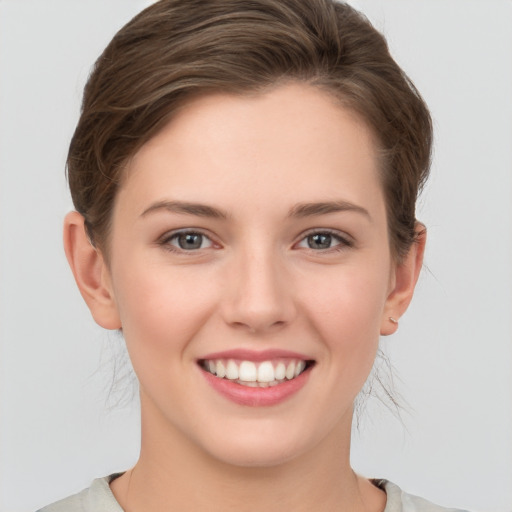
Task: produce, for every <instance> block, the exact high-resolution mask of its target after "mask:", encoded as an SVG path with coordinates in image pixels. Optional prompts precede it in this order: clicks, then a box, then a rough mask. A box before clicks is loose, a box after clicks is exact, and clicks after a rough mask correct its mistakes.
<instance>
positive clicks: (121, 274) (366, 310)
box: [64, 84, 424, 512]
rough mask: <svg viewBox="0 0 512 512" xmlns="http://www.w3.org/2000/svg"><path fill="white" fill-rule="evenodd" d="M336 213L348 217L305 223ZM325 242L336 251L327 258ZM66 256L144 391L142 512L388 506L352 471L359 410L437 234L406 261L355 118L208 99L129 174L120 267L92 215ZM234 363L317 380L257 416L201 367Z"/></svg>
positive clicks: (319, 108) (263, 99) (183, 115)
mask: <svg viewBox="0 0 512 512" xmlns="http://www.w3.org/2000/svg"><path fill="white" fill-rule="evenodd" d="M177 201H179V202H187V203H194V204H199V205H202V206H208V207H212V208H215V209H217V210H220V211H221V213H222V215H220V216H212V215H204V213H205V212H204V211H203V212H202V213H201V214H199V213H200V212H198V211H197V208H196V210H195V211H190V208H188V211H183V208H180V209H177V208H176V206H175V205H176V203H175V202H177ZM165 202H167V203H172V205H173V206H172V207H169V205H168V207H163V206H162V205H163V203H165ZM326 202H328V203H333V202H334V203H336V204H338V205H339V204H342V205H343V208H341V209H337V210H336V211H330V212H329V213H322V212H319V211H316V210H318V208H316V209H315V208H314V207H313V208H312V207H309V209H305V208H303V207H302V209H301V208H300V205H302V206H303V205H304V204H318V203H326ZM178 210H179V211H178ZM306 210H308V211H307V212H306ZM331 210H332V208H331ZM299 211H300V212H302V214H299V213H298V212H299ZM210 213H211V212H210ZM306 213H307V214H306ZM185 228H188V229H193V230H194V231H195V232H197V233H199V234H203V235H204V238H203V243H202V245H201V247H200V248H199V249H195V250H189V249H182V248H180V247H179V243H178V241H179V239H178V238H177V237H176V236H174V237H173V235H175V233H176V230H180V229H185ZM314 233H317V234H318V233H327V234H330V235H331V237H332V238H331V245H330V246H329V247H328V248H321V249H318V248H317V246H314V247H311V242H312V238H311V235H312V234H314ZM308 237H309V238H308ZM64 242H65V248H66V253H67V256H68V259H69V262H70V265H71V268H72V270H73V273H74V275H75V278H76V281H77V284H78V286H79V288H80V291H81V293H82V295H83V297H84V299H85V300H86V302H87V304H88V306H89V308H90V310H91V312H92V315H93V317H94V318H95V320H96V322H97V323H98V324H100V325H102V326H103V327H105V328H107V329H120V328H122V330H123V334H124V337H125V339H126V344H127V347H128V351H129V354H130V357H131V360H132V363H133V366H134V369H135V372H136V373H137V376H138V378H139V381H140V394H141V410H142V446H141V455H140V459H139V461H138V462H137V464H136V466H135V467H134V468H133V469H132V470H130V471H128V472H126V473H125V474H124V475H123V476H122V477H120V478H118V479H117V480H115V481H114V482H113V483H112V484H111V487H112V490H113V492H114V495H115V496H116V498H117V499H118V501H119V502H120V504H121V506H122V507H123V508H124V509H125V510H126V511H127V512H130V511H136V510H146V511H157V510H164V509H166V510H167V509H170V508H172V507H170V504H171V505H173V506H175V507H176V509H177V510H190V511H192V510H199V509H203V510H211V511H215V510H219V511H220V510H223V511H226V510H228V511H229V510H247V511H252V510H266V511H273V510H276V511H277V510H279V511H282V510H297V511H302V510H304V511H306V510H308V511H310V510H323V511H330V510H333V511H334V510H337V511H339V510H351V511H357V510H372V511H379V510H380V511H382V510H383V509H384V506H385V494H384V493H383V492H382V491H381V490H379V489H377V488H376V487H374V486H373V485H372V484H371V483H369V482H368V481H367V480H365V479H363V478H361V477H358V476H356V475H355V474H354V472H353V471H352V469H351V467H350V463H349V453H350V430H351V421H352V414H353V402H354V398H355V396H356V395H357V393H358V392H359V391H360V389H361V387H362V386H363V384H364V382H365V380H366V378H367V377H368V374H369V372H370V370H371V367H372V364H373V361H374V359H375V354H376V351H377V346H378V340H379V335H387V334H391V333H393V332H394V331H395V330H396V328H397V326H396V325H395V324H394V323H392V322H391V321H390V320H389V317H394V318H399V317H400V316H401V315H402V314H403V313H404V312H405V310H406V308H407V306H408V304H409V302H410V300H411V298H412V294H413V291H414V286H415V283H416V280H417V277H418V274H419V271H420V268H421V263H422V256H423V248H424V236H422V237H421V238H420V240H419V243H418V244H414V245H413V246H412V247H411V250H410V252H409V254H408V255H407V257H406V258H404V260H403V261H402V262H401V263H400V264H397V262H395V261H394V260H393V258H392V256H391V250H390V247H389V239H388V229H387V219H386V210H385V202H384V196H383V193H382V188H381V185H380V182H379V179H378V171H377V163H376V156H375V143H374V140H373V137H372V134H371V132H370V131H369V130H368V128H367V127H366V126H365V124H364V123H363V122H362V121H361V120H360V119H359V118H358V117H357V116H356V115H354V114H352V113H351V112H349V111H347V110H344V109H343V108H342V107H341V106H340V105H339V104H337V103H336V102H335V100H334V99H332V98H331V97H330V96H329V95H328V94H326V93H325V92H321V91H319V90H318V89H315V88H312V87H310V86H308V85H304V84H287V85H282V86H279V87H277V88H275V89H273V90H272V91H269V92H266V93H264V94H262V95H258V96H251V97H238V96H237V97H235V96H229V95H222V94H215V95H208V96H205V97H202V98H199V99H195V100H193V101H192V102H190V103H189V104H188V105H186V106H185V107H184V108H183V109H182V110H181V111H180V112H179V113H178V114H177V116H176V117H175V118H174V119H173V120H172V121H171V122H170V124H168V125H167V126H166V127H165V128H164V129H163V130H162V131H161V132H160V133H159V134H158V135H156V136H155V137H154V138H153V139H151V140H150V141H149V142H148V143H147V144H146V145H145V146H144V147H142V148H141V150H140V151H139V152H138V153H137V154H136V155H135V156H134V158H133V159H132V160H131V161H130V162H129V164H128V165H127V168H126V179H125V181H124V183H123V185H122V187H121V189H120V191H119V194H118V197H117V198H116V203H115V207H114V212H113V223H112V232H111V234H110V239H109V261H108V264H107V263H106V261H105V259H104V257H103V255H102V253H101V251H99V250H96V249H95V248H93V247H92V246H91V245H90V244H89V242H88V240H87V238H86V236H85V233H84V228H83V219H82V217H81V216H80V215H79V214H78V213H76V212H72V213H70V214H69V215H68V216H67V218H66V221H65V227H64ZM234 348H247V349H251V350H255V351H258V350H264V349H267V348H278V349H283V350H292V351H295V352H300V353H301V354H304V355H306V356H307V357H308V358H309V359H312V360H314V361H315V366H314V367H313V369H312V370H311V371H310V375H309V379H308V381H307V383H306V385H305V386H304V387H303V388H302V389H301V390H300V391H298V392H297V393H296V394H295V395H293V396H292V397H290V398H289V399H287V400H285V401H284V402H282V403H279V404H277V405H273V406H270V407H249V406H243V405H239V404H236V403H233V402H231V401H230V400H227V399H226V398H225V397H223V396H221V395H219V394H218V393H217V392H216V391H215V390H213V389H212V388H211V387H210V386H209V385H208V384H207V383H206V381H205V379H204V377H203V375H202V374H201V372H202V370H201V369H200V368H199V366H198V364H197V360H198V359H199V358H202V357H204V356H205V355H206V354H209V353H212V352H216V351H221V350H228V349H234ZM199 491H200V492H199Z"/></svg>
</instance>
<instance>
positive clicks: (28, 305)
mask: <svg viewBox="0 0 512 512" xmlns="http://www.w3.org/2000/svg"><path fill="white" fill-rule="evenodd" d="M149 3H150V2H148V1H142V0H89V1H87V2H83V1H78V0H0V171H1V174H0V237H1V238H0V510H1V511H5V512H7V511H9V512H22V511H30V510H35V509H36V508H37V507H38V506H41V505H43V504H46V503H48V502H50V501H53V500H56V499H58V498H60V497H63V496H65V495H68V494H70V493H72V492H76V491H78V490H80V489H81V488H83V487H85V486H87V485H88V484H89V483H90V481H91V480H92V479H93V478H94V477H97V476H103V475H106V474H108V473H110V472H113V471H116V470H123V469H126V468H127V467H128V466H129V465H131V464H133V462H134V461H135V460H136V456H137V450H138V436H139V428H138V424H137V415H138V411H137V407H138V406H137V402H136V400H134V401H132V402H128V403H126V404H125V405H121V406H117V407H112V401H115V400H116V399H117V397H122V394H123V391H127V392H128V394H129V392H130V391H131V387H130V385H129V383H128V382H127V381H126V380H121V384H120V388H121V389H119V390H118V391H119V393H120V394H118V393H117V392H116V391H115V390H114V392H113V393H111V394H110V397H111V399H112V400H111V401H110V402H109V401H108V399H107V398H108V396H109V391H108V390H109V386H110V384H111V382H112V376H113V374H114V372H115V370H116V368H114V367H113V364H112V363H111V360H114V361H115V360H117V361H119V360H122V357H120V356H116V355H115V354H116V352H117V351H118V350H120V347H121V346H122V341H121V340H119V339H118V337H117V336H116V335H115V334H111V333H110V334H109V333H106V332H104V331H102V330H100V329H99V328H96V327H95V326H94V324H93V322H92V319H91V318H90V315H89V313H88V311H87V310H86V308H85V305H84V304H83V303H82V300H81V298H80V296H79V293H78V291H77V290H76V289H75V285H74V282H73V280H72V277H71V273H70V272H69V270H68V268H67V264H66V262H65V258H64V254H63V250H62V247H61V225H62V218H63V216H64V214H65V213H66V212H67V211H68V210H69V209H70V208H71V203H70V200H69V198H68V193H67V189H66V183H65V179H64V160H65V155H66V150H67V144H68V141H69V138H70V136H71V133H72V130H73V128H74V124H75V123H76V120H77V116H78V110H79V102H80V95H81V89H82V87H83V85H84V82H85V79H86V77H87V74H88V72H89V69H90V66H91V65H92V63H93V61H94V59H95V58H96V56H97V55H98V54H99V52H100V51H101V50H102V48H103V47H104V46H105V44H106V43H107V42H108V41H109V40H110V38H111V37H112V35H113V34H114V32H115V31H116V30H117V29H118V28H120V27H121V25H122V24H124V23H125V22H126V21H127V20H128V19H129V18H130V17H131V16H132V15H134V14H135V13H136V12H138V11H139V10H140V9H141V8H142V7H143V6H145V5H148V4H149ZM352 3H353V4H354V5H356V6H357V7H359V8H360V9H362V10H363V11H364V12H366V13H367V15H368V16H369V17H370V18H371V19H372V20H373V21H374V23H375V24H376V25H377V27H378V28H380V29H381V30H383V31H384V33H385V34H386V35H387V37H388V40H389V43H390V46H391V49H392V52H393V54H394V55H395V57H396V58H397V60H398V61H399V63H400V64H401V65H402V66H403V67H404V68H405V70H406V71H407V72H408V73H409V75H410V76H411V77H412V79H413V80H414V81H415V83H416V85H417V86H418V88H419V89H420V91H421V92H422V93H423V95H424V97H425V99H426V100H427V103H428V104H429V105H430V107H431V110H432V113H433V117H434V120H435V128H436V152H435V161H434V165H433V170H432V179H431V181H430V184H429V186H428V187H427V189H426V191H425V194H424V195H423V198H422V201H421V205H420V210H419V217H420V219H421V220H423V221H424V222H425V223H426V224H427V226H428V229H429V240H428V249H427V257H426V264H427V266H428V269H425V271H424V272H423V275H422V277H421V279H420V283H419V288H418V292H417V296H416V297H415V300H414V301H413V304H412V306H411V309H410V310H409V312H408V313H407V314H406V316H405V317H404V318H403V320H402V322H401V325H400V330H399V332H398V334H396V335H395V336H393V337H390V338H387V339H385V340H383V347H384V349H385V350H386V352H387V353H388V354H389V356H390V358H391V360H392V362H393V364H394V366H395V367H396V373H397V375H398V376H399V379H397V381H396V388H397V390H398V391H399V392H400V393H401V394H402V395H403V396H404V398H405V399H406V400H407V401H408V403H409V405H410V407H409V408H408V409H407V410H406V411H405V412H404V413H403V425H402V424H401V423H400V422H399V421H397V420H396V419H395V418H393V417H392V415H390V414H388V413H386V411H385V409H384V408H382V407H379V406H378V403H377V402H375V403H370V404H369V405H368V409H367V411H366V414H365V417H364V418H363V422H362V426H361V428H360V431H359V432H355V433H354V449H353V463H354V466H355V467H356V468H357V469H358V470H359V471H360V472H362V473H363V474H365V475H367V476H378V477H386V478H389V479H391V480H394V481H395V482H396V483H398V484H400V485H401V486H402V487H404V488H405V489H407V490H408V491H410V492H413V493H417V494H420V495H423V496H425V497H428V498H429V499H431V500H433V501H437V502H439V503H441V504H445V505H452V506H455V505H457V506H458V507H466V508H468V509H471V510H480V511H481V512H505V511H510V510H511V509H512V343H511V341H512V320H511V318H512V30H511V28H510V27H511V26H512V2H511V1H507V0H490V1H489V0H361V1H359V2H356V1H354V2H352ZM116 371H117V372H118V373H120V374H122V373H123V372H124V371H125V368H123V366H122V364H121V366H120V367H119V364H118V365H117V370H116Z"/></svg>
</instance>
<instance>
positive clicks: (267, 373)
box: [240, 361, 276, 382]
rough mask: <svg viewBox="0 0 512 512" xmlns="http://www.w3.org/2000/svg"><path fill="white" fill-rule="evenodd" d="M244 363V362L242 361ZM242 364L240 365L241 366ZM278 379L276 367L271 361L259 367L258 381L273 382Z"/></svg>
mask: <svg viewBox="0 0 512 512" xmlns="http://www.w3.org/2000/svg"><path fill="white" fill-rule="evenodd" d="M242 364H243V363H242ZM241 366H242V365H240V367H241ZM273 380H276V378H275V375H274V367H273V366H272V363H271V362H270V361H265V362H264V363H261V364H260V365H259V367H258V382H272V381H273Z"/></svg>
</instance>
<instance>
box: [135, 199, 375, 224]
mask: <svg viewBox="0 0 512 512" xmlns="http://www.w3.org/2000/svg"><path fill="white" fill-rule="evenodd" d="M161 210H165V211H168V212H171V213H184V214H187V215H195V216H198V217H209V218H213V219H227V218H228V214H227V213H226V212H224V211H223V210H220V209H218V208H215V207H213V206H208V205H206V204H202V203H191V202H186V201H158V202H156V203H153V204H152V205H151V206H150V207H149V208H146V209H145V210H144V211H143V212H142V214H141V215H140V216H141V217H145V216H146V215H148V214H150V213H153V212H157V211H161ZM337 212H356V213H360V214H362V215H364V216H365V217H368V219H369V220H372V219H371V216H370V214H369V212H368V210H366V209H365V208H363V207H362V206H358V205H356V204H353V203H350V202H348V201H344V200H339V201H324V202H318V203H299V204H297V205H295V206H294V207H293V208H291V209H290V210H289V212H288V217H299V218H304V217H313V216H315V215H327V214H329V213H337Z"/></svg>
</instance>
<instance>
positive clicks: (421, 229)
mask: <svg viewBox="0 0 512 512" xmlns="http://www.w3.org/2000/svg"><path fill="white" fill-rule="evenodd" d="M415 231H416V241H415V242H414V243H413V244H412V245H411V248H410V249H409V252H408V253H407V255H406V256H405V258H404V259H403V261H402V262H400V263H399V264H397V265H396V268H395V275H394V283H393V288H392V290H391V291H390V293H389V295H388V298H387V300H386V304H385V307H384V311H383V316H382V320H381V330H380V333H381V335H382V336H387V335H389V334H393V333H394V332H396V330H397V329H398V319H400V317H401V316H402V315H403V314H404V313H405V311H406V310H407V308H408V306H409V304H410V302H411V300H412V297H413V295H414V289H415V287H416V283H417V281H418V277H419V275H420V271H421V268H422V265H423V255H424V253H425V243H426V240H427V230H426V228H425V226H424V225H423V224H421V223H420V222H416V227H415Z"/></svg>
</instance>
